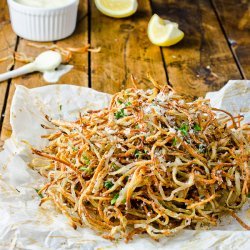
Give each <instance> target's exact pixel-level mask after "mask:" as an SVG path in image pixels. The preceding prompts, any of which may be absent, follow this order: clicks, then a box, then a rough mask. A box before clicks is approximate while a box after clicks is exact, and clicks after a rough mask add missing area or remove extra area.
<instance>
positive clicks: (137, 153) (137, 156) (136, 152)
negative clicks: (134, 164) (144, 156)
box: [135, 149, 141, 158]
mask: <svg viewBox="0 0 250 250" xmlns="http://www.w3.org/2000/svg"><path fill="white" fill-rule="evenodd" d="M140 155H141V152H140V151H139V150H138V149H136V150H135V157H136V158H139V157H140Z"/></svg>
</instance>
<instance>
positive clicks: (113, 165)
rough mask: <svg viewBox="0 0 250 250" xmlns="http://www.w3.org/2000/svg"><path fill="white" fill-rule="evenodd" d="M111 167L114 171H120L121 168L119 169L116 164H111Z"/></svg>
mask: <svg viewBox="0 0 250 250" xmlns="http://www.w3.org/2000/svg"><path fill="white" fill-rule="evenodd" d="M111 167H112V168H113V169H114V170H118V169H119V167H118V166H117V165H116V164H115V163H114V162H112V163H111Z"/></svg>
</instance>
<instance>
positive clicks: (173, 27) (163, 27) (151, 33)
mask: <svg viewBox="0 0 250 250" xmlns="http://www.w3.org/2000/svg"><path fill="white" fill-rule="evenodd" d="M148 37H149V40H150V41H151V42H152V43H153V44H155V45H158V46H171V45H174V44H176V43H178V42H179V41H180V40H181V39H182V38H183V37H184V33H183V32H182V31H181V30H180V29H179V25H178V23H174V22H170V21H168V20H164V19H162V18H160V17H159V16H158V15H156V14H154V15H153V16H152V17H151V19H150V21H149V24H148Z"/></svg>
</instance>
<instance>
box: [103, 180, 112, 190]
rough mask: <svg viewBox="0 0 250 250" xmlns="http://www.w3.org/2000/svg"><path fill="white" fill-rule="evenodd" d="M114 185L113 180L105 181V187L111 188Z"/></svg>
mask: <svg viewBox="0 0 250 250" xmlns="http://www.w3.org/2000/svg"><path fill="white" fill-rule="evenodd" d="M113 186H114V183H113V182H112V181H105V182H104V187H105V188H107V189H110V188H112V187H113Z"/></svg>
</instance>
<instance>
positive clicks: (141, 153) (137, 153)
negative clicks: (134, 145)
mask: <svg viewBox="0 0 250 250" xmlns="http://www.w3.org/2000/svg"><path fill="white" fill-rule="evenodd" d="M147 153H148V151H147V150H143V151H140V150H138V149H136V150H135V154H134V155H135V157H136V158H139V157H140V156H142V155H145V154H147Z"/></svg>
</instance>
